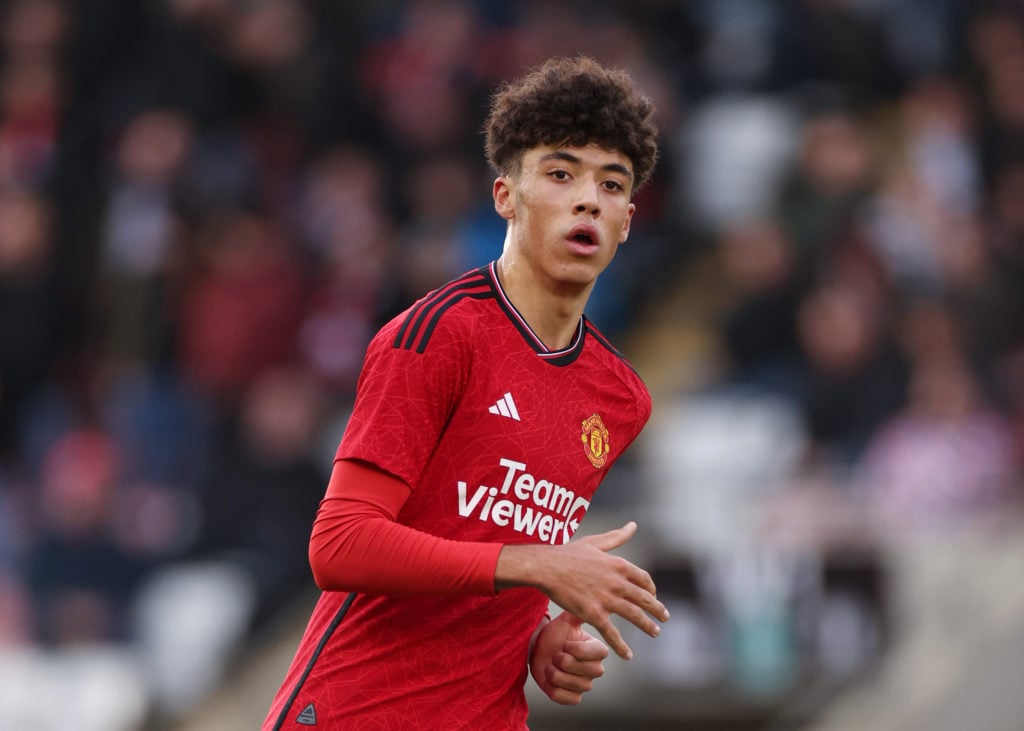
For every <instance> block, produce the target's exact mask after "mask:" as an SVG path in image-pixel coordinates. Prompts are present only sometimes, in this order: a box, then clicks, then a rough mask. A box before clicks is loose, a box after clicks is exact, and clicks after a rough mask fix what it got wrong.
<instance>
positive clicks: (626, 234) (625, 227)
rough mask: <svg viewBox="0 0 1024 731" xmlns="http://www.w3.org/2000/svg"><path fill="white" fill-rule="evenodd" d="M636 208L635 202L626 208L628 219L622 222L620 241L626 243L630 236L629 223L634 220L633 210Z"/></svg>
mask: <svg viewBox="0 0 1024 731" xmlns="http://www.w3.org/2000/svg"><path fill="white" fill-rule="evenodd" d="M635 210H636V205H634V204H633V203H630V204H629V208H627V209H626V220H625V222H623V224H622V231H620V232H619V243H620V244H624V243H626V239H628V238H629V225H630V222H631V221H632V220H633V212H634V211H635Z"/></svg>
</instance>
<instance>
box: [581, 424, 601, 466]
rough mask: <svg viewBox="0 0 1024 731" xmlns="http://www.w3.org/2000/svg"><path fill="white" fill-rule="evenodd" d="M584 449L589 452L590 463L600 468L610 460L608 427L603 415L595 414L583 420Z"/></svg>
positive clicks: (582, 438) (582, 437) (582, 436)
mask: <svg viewBox="0 0 1024 731" xmlns="http://www.w3.org/2000/svg"><path fill="white" fill-rule="evenodd" d="M580 439H581V440H582V442H583V451H584V452H586V454H587V459H589V460H590V464H592V465H594V467H596V468H598V469H600V468H602V467H604V465H605V463H606V462H607V461H608V429H607V428H606V427H605V425H604V422H603V421H601V417H600V416H598V415H597V414H593V415H592V416H590V417H589V418H586V419H584V420H583V434H582V435H581V436H580Z"/></svg>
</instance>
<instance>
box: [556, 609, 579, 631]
mask: <svg viewBox="0 0 1024 731" xmlns="http://www.w3.org/2000/svg"><path fill="white" fill-rule="evenodd" d="M559 619H561V620H562V621H563V622H565V623H566V624H567V625H569V626H570V627H572V628H573V629H579V628H580V627H582V626H583V620H582V619H580V618H579V617H577V616H576V615H575V614H573V613H572V612H562V616H560V617H559Z"/></svg>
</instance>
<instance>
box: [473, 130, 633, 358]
mask: <svg viewBox="0 0 1024 731" xmlns="http://www.w3.org/2000/svg"><path fill="white" fill-rule="evenodd" d="M630 170H631V167H630V163H629V160H628V158H626V157H625V156H623V155H621V154H620V153H616V152H611V151H608V150H604V149H602V148H600V147H597V146H596V145H587V146H586V147H572V148H559V147H553V146H541V147H537V148H534V149H532V150H530V151H528V152H527V153H526V154H525V155H524V156H523V160H522V164H521V166H520V170H519V172H518V173H517V174H516V175H514V176H508V175H503V176H501V177H499V178H498V179H497V180H495V181H494V188H493V191H492V193H493V196H494V207H495V210H496V211H497V212H498V214H499V215H501V216H502V218H504V219H505V220H506V221H508V228H507V231H506V235H505V245H504V249H503V251H502V254H501V258H500V259H499V260H498V275H499V277H500V278H501V283H502V287H503V288H504V290H505V293H506V294H507V295H508V297H509V299H511V300H512V302H513V303H514V304H515V306H516V309H518V310H519V312H520V314H522V316H523V317H524V318H525V319H526V321H527V322H528V323H530V327H531V328H532V329H533V331H534V333H536V335H537V336H538V337H539V338H540V339H541V340H542V341H543V342H544V344H545V345H547V346H548V347H549V348H550V349H552V350H558V349H561V348H564V347H566V346H568V345H569V343H570V342H571V341H572V338H573V336H574V335H575V332H576V327H577V325H578V324H579V321H580V317H582V316H583V310H584V307H585V306H586V304H587V299H588V298H589V297H590V293H591V291H592V290H593V288H594V284H595V282H596V281H597V277H598V275H600V274H601V272H603V271H604V270H605V269H606V268H607V267H608V265H609V264H610V263H611V261H612V258H613V257H614V256H615V253H616V251H617V250H618V247H619V245H620V244H622V243H623V242H625V240H626V238H627V237H628V235H629V225H630V221H631V220H632V217H633V211H634V210H635V206H634V205H633V204H632V203H631V202H630V199H629V191H630V186H631V184H632V174H631V172H630ZM580 235H582V236H580ZM583 237H586V238H587V239H588V240H586V241H581V240H579V239H580V238H583Z"/></svg>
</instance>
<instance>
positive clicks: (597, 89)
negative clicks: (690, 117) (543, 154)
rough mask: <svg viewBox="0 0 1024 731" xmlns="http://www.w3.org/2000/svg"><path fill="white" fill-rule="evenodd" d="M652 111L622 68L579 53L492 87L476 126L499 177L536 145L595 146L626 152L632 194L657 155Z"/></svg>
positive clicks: (648, 174) (646, 178) (513, 168)
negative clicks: (487, 106) (480, 126)
mask: <svg viewBox="0 0 1024 731" xmlns="http://www.w3.org/2000/svg"><path fill="white" fill-rule="evenodd" d="M653 115H654V104H653V103H652V102H651V100H650V99H648V98H647V97H646V96H644V95H643V94H642V93H640V92H639V90H638V89H637V88H636V87H635V85H634V83H633V80H632V78H631V77H630V76H629V74H627V73H626V72H625V71H622V70H619V69H611V68H606V67H604V66H602V65H601V64H599V63H598V62H597V61H594V60H593V59H591V58H588V57H586V56H580V57H577V58H565V57H558V58H553V59H550V60H549V61H547V62H545V63H544V64H543V65H542V66H540V67H539V68H536V69H534V70H533V71H531V72H530V73H528V74H527V75H525V76H523V77H521V78H519V79H517V80H514V81H511V82H508V83H506V84H504V85H503V86H502V87H501V88H500V89H499V90H498V91H497V92H496V93H495V95H494V97H493V98H492V100H491V106H490V113H489V114H488V116H487V121H486V123H485V124H484V133H485V151H486V154H487V162H488V163H489V164H490V165H491V167H493V168H494V169H495V171H497V172H498V174H499V175H515V174H517V173H518V172H519V169H520V165H521V163H522V159H523V154H524V153H525V152H526V151H527V150H529V149H531V148H533V147H537V146H538V145H566V146H569V147H585V146H586V145H588V144H595V145H597V146H599V147H602V148H604V149H606V150H614V151H616V152H620V153H622V154H623V155H625V156H626V157H627V158H629V160H630V162H632V164H633V176H634V180H633V185H632V190H631V192H632V193H635V192H636V191H637V190H639V189H640V188H641V187H643V185H644V184H646V183H647V182H648V181H649V180H650V177H651V175H652V173H653V171H654V165H655V162H656V161H657V159H658V142H657V128H656V126H655V125H654V122H653V120H652V117H653Z"/></svg>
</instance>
